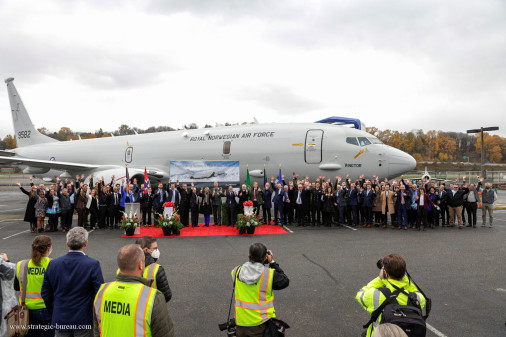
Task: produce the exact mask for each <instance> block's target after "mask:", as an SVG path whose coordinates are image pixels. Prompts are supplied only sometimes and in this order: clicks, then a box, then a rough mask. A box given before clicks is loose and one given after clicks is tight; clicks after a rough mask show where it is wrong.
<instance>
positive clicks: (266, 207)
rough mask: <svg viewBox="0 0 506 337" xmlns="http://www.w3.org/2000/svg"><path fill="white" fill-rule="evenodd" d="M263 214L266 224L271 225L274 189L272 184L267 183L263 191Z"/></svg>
mask: <svg viewBox="0 0 506 337" xmlns="http://www.w3.org/2000/svg"><path fill="white" fill-rule="evenodd" d="M262 199H263V202H264V204H263V205H262V214H263V220H264V224H267V225H270V224H271V209H272V188H271V184H270V183H265V188H264V189H263V191H262Z"/></svg>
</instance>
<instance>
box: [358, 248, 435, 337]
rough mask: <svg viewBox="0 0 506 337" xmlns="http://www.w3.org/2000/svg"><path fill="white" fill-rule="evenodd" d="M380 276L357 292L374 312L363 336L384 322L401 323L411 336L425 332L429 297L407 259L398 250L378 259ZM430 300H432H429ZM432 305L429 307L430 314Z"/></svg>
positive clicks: (362, 301)
mask: <svg viewBox="0 0 506 337" xmlns="http://www.w3.org/2000/svg"><path fill="white" fill-rule="evenodd" d="M377 265H378V268H380V273H379V277H377V278H375V279H374V280H372V281H371V282H369V284H367V285H366V286H365V287H363V288H362V289H361V290H360V291H359V292H358V293H357V296H356V297H355V299H356V300H357V302H358V303H360V305H362V307H363V308H364V309H365V310H367V312H368V313H369V314H371V320H370V321H369V322H368V323H367V324H366V325H364V328H367V330H366V331H364V333H363V334H362V336H367V337H370V336H371V335H372V334H373V331H374V329H375V328H376V327H378V326H379V324H381V323H393V324H396V325H398V326H400V327H401V328H402V329H403V330H404V331H405V332H406V334H407V335H408V336H425V332H426V326H425V319H426V318H427V316H423V314H422V309H423V308H424V307H425V303H426V298H425V296H424V294H423V292H422V291H421V290H420V289H419V288H418V287H417V286H416V284H415V283H414V282H413V280H412V279H411V278H410V277H409V274H407V271H406V261H404V259H403V258H402V256H400V255H398V254H390V255H387V256H385V257H384V258H383V259H382V260H379V261H378V263H377ZM429 301H430V300H429ZM429 311H430V305H428V307H427V315H428V313H429Z"/></svg>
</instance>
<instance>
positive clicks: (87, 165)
mask: <svg viewBox="0 0 506 337" xmlns="http://www.w3.org/2000/svg"><path fill="white" fill-rule="evenodd" d="M13 81H14V79H13V78H9V79H7V80H5V83H6V84H7V89H8V94H9V99H10V105H11V112H12V121H13V124H14V131H15V138H16V144H17V148H16V149H14V150H8V151H0V165H8V166H16V167H19V168H21V169H22V170H23V172H24V173H26V174H32V175H35V176H38V177H42V178H45V179H46V180H52V179H54V178H55V176H60V175H62V176H67V177H70V176H74V175H75V174H83V173H84V174H85V175H88V176H89V175H91V174H94V175H95V176H96V177H104V178H105V179H106V180H107V179H110V178H111V177H112V176H115V177H116V178H118V177H122V176H125V166H128V170H129V173H130V177H131V178H134V177H136V178H138V180H139V181H142V180H143V177H144V170H145V168H146V169H147V173H148V175H149V177H150V178H151V179H154V181H157V180H159V181H162V182H166V181H167V180H168V179H169V178H170V177H171V172H170V170H171V162H178V163H179V164H180V163H187V162H191V161H199V162H208V161H209V162H212V161H221V162H227V161H233V162H235V163H238V167H239V175H238V179H240V181H244V180H245V178H246V167H248V168H249V171H250V175H251V176H252V177H253V180H254V179H255V178H262V179H261V181H263V175H264V168H265V172H267V175H274V176H276V175H277V173H278V170H279V167H280V166H281V167H282V170H283V172H285V173H287V172H289V173H290V176H291V174H292V172H296V173H297V174H300V175H301V176H306V175H308V176H309V177H310V178H311V179H314V178H316V177H318V176H320V175H325V176H327V177H335V176H336V175H340V176H343V177H344V176H345V175H347V174H349V175H350V177H351V178H355V177H357V176H359V175H361V174H365V175H366V176H369V177H370V176H372V175H373V174H376V175H377V176H378V177H381V178H383V177H395V176H398V175H400V174H403V173H405V172H407V171H410V170H412V169H414V168H415V166H416V161H415V159H414V158H413V157H412V156H410V155H409V154H407V153H405V152H402V151H400V150H398V149H395V148H393V147H390V146H387V145H385V144H383V143H382V142H381V141H380V140H379V139H377V138H376V137H374V136H373V135H371V134H369V133H367V132H365V131H363V130H361V126H360V123H358V124H357V127H355V128H350V127H345V126H342V125H335V124H329V122H332V121H335V120H336V118H337V117H335V118H329V119H327V120H324V121H320V122H315V123H269V124H262V123H258V124H247V125H236V126H226V127H216V128H210V129H194V130H181V131H171V132H160V133H149V134H135V135H126V136H117V137H107V138H95V139H84V140H78V141H63V142H60V141H57V140H55V139H52V138H50V137H47V136H45V135H43V134H41V133H40V132H38V131H37V129H35V127H34V126H33V124H32V122H31V120H30V117H29V115H28V112H27V110H26V108H25V106H24V104H23V102H22V100H21V97H20V96H19V94H18V92H17V90H16V88H15V86H14V82H13ZM191 172H195V171H191ZM201 175H202V176H206V174H205V173H202V174H201ZM212 176H213V177H214V178H216V179H217V180H218V181H219V179H220V177H221V176H223V174H221V172H220V174H213V175H212ZM195 177H196V178H198V177H199V176H198V175H194V178H195ZM139 178H140V179H139Z"/></svg>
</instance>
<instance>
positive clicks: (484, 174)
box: [467, 126, 499, 179]
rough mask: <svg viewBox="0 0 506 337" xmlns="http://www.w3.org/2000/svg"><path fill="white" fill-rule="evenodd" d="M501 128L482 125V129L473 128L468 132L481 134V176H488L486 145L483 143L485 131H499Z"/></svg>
mask: <svg viewBox="0 0 506 337" xmlns="http://www.w3.org/2000/svg"><path fill="white" fill-rule="evenodd" d="M497 130H499V127H498V126H491V127H488V128H484V127H481V128H480V129H473V130H467V133H480V134H481V176H482V177H483V178H485V179H486V178H487V177H486V172H485V167H484V165H485V148H484V145H483V143H484V142H483V132H485V131H497Z"/></svg>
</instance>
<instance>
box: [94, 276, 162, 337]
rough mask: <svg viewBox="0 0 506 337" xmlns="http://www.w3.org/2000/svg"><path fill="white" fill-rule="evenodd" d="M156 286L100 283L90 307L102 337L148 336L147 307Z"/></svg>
mask: <svg viewBox="0 0 506 337" xmlns="http://www.w3.org/2000/svg"><path fill="white" fill-rule="evenodd" d="M156 292H157V290H156V289H154V288H151V287H147V286H145V285H143V284H141V283H129V282H118V281H115V282H110V283H104V284H102V285H101V286H100V289H99V290H98V292H97V296H95V302H94V309H95V314H96V316H97V321H98V328H99V331H100V336H102V337H123V336H133V337H151V327H150V325H151V310H152V309H153V305H154V303H155V296H156Z"/></svg>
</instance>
